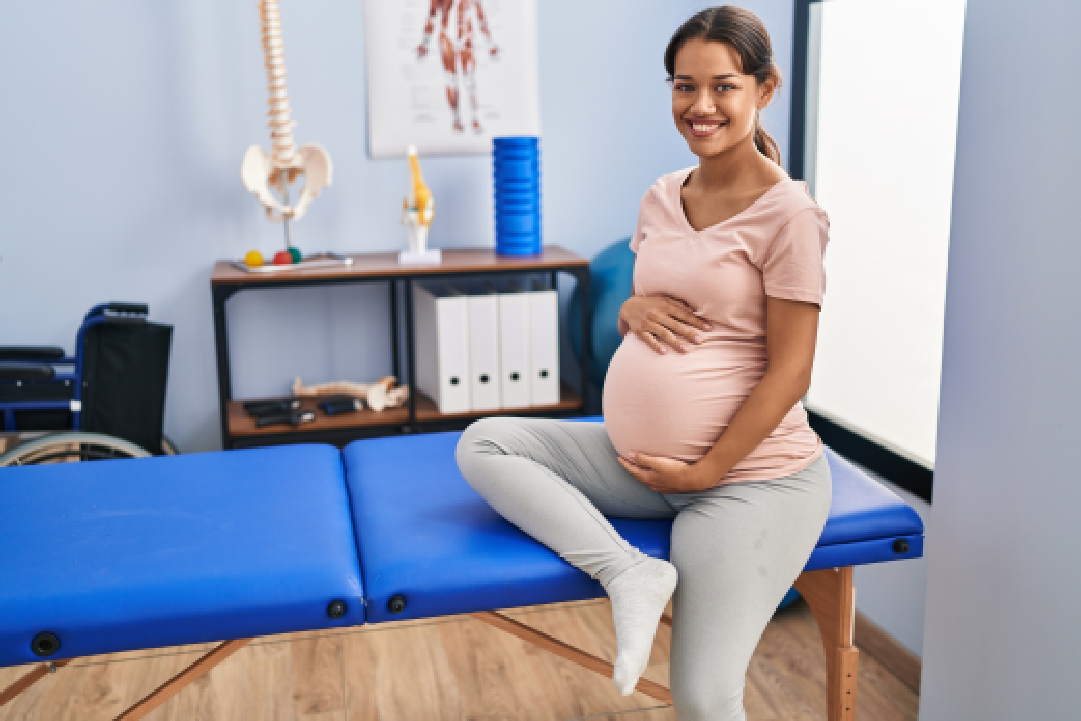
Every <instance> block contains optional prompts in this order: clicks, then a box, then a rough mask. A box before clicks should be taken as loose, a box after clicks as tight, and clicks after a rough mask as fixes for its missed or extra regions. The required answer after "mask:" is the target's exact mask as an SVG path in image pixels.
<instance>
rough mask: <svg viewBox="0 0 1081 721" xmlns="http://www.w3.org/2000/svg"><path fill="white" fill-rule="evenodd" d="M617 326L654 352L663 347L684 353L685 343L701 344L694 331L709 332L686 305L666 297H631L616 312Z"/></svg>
mask: <svg viewBox="0 0 1081 721" xmlns="http://www.w3.org/2000/svg"><path fill="white" fill-rule="evenodd" d="M619 323H620V325H621V326H625V327H626V328H627V329H628V330H630V331H631V332H632V333H634V334H635V335H636V336H638V337H639V338H641V339H642V341H644V342H645V343H646V344H648V345H649V347H650V348H652V349H653V350H655V351H657V352H658V353H664V352H666V351H665V344H667V345H668V346H670V347H671V348H673V349H675V350H677V351H680V352H681V353H686V352H687V350H688V348H687V341H690V342H691V343H701V342H702V340H703V338H702V336H701V334H700V333H699V332H698V331H699V330H709V329H710V324H709V323H707V322H706V321H705V320H703V319H702V318H699V317H698V316H696V315H695V314H694V312H693V310H692V309H691V307H690V306H689V305H687V304H686V303H684V302H683V301H681V300H678V299H676V298H671V297H669V296H666V295H632V296H631V297H630V298H628V299H627V300H626V301H625V302H624V303H623V305H622V306H621V307H620V309H619Z"/></svg>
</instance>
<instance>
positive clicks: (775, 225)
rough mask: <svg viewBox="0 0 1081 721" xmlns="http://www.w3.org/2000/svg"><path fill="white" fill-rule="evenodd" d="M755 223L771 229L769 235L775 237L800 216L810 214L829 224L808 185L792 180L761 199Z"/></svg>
mask: <svg viewBox="0 0 1081 721" xmlns="http://www.w3.org/2000/svg"><path fill="white" fill-rule="evenodd" d="M754 209H755V211H756V212H755V213H754V215H755V216H756V217H755V218H754V220H755V221H757V222H758V223H760V224H762V225H763V226H765V227H766V228H769V230H770V232H769V233H767V234H768V235H775V234H776V233H777V232H779V231H780V230H781V229H782V228H783V227H785V226H786V225H788V223H789V222H790V221H791V220H792V219H793V218H795V217H796V216H798V215H801V214H809V215H813V216H816V217H818V218H819V219H821V220H822V221H823V222H824V223H826V224H827V226H828V224H829V219H828V218H827V216H826V212H825V211H824V210H822V208H821V207H820V206H819V205H818V203H817V201H815V199H814V198H813V197H811V192H810V190H808V188H807V183H805V182H803V181H802V180H792V179H791V178H788V179H785V180H782V181H781V182H779V183H777V184H776V185H774V186H773V187H772V188H770V189H769V190H768V191H766V193H765V195H763V196H762V197H761V198H759V200H758V202H757V203H756V204H755V206H754Z"/></svg>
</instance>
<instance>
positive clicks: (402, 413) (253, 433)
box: [228, 385, 584, 441]
mask: <svg viewBox="0 0 1081 721" xmlns="http://www.w3.org/2000/svg"><path fill="white" fill-rule="evenodd" d="M248 400H257V399H248ZM258 400H276V399H258ZM319 400H320V399H318V398H304V399H302V400H301V409H302V410H308V411H315V420H314V421H312V422H310V423H304V424H302V425H300V426H298V427H297V428H293V427H292V426H289V425H285V424H280V425H273V426H265V427H263V428H258V427H256V425H255V419H254V418H252V417H251V416H249V415H248V413H247V411H245V410H244V403H245V401H239V400H238V401H229V413H228V417H229V436H230V437H232V438H253V437H258V436H280V435H282V434H296V435H297V436H298V438H297V440H298V441H302V440H303V436H304V435H305V434H308V433H316V432H326V431H346V430H349V429H353V428H356V429H373V428H375V427H380V426H382V427H386V428H387V429H388V434H390V433H393V432H394V431H393V430H391V429H393V428H398V427H404V426H408V425H409V407H408V406H403V407H401V408H387V409H385V410H382V411H372V410H362V411H354V412H353V413H341V414H339V415H335V416H328V415H326V414H325V413H323V412H322V411H320V410H316V404H317V403H318V402H319ZM582 410H584V409H583V406H582V397H581V396H580V395H579V394H578V393H577V392H575V390H574V389H572V388H570V387H568V386H566V385H564V386H563V387H562V388H561V390H560V398H559V403H555V404H552V405H546V406H524V407H521V408H495V409H492V410H486V411H466V412H463V413H440V412H439V409H438V408H436V406H435V402H433V401H432V399H431V398H429V397H428V396H426V395H424V394H423V393H418V394H417V423H439V422H441V421H442V422H451V421H460V420H467V419H469V418H483V417H484V416H497V415H502V416H506V415H515V414H528V415H537V414H543V413H546V412H551V413H560V414H564V413H568V412H573V411H582Z"/></svg>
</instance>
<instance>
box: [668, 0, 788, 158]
mask: <svg viewBox="0 0 1081 721" xmlns="http://www.w3.org/2000/svg"><path fill="white" fill-rule="evenodd" d="M697 38H701V39H703V40H707V41H710V42H717V43H727V44H728V45H731V46H732V47H733V48H735V50H736V52H737V53H738V54H739V59H740V63H741V64H742V65H743V72H744V74H746V75H753V76H754V79H755V82H757V83H759V84H761V83H763V82H765V80H766V79H767V78H773V80H774V81H775V82H776V83H777V87H780V86H781V72H780V71H779V70H778V69H777V66H776V65H774V64H773V46H772V45H771V44H770V41H769V33H768V32H766V26H765V25H763V24H762V21H761V20H759V19H758V16H757V15H755V14H754V13H752V12H750V11H749V10H744V9H743V8H739V7H736V6H734V5H720V6H718V7H712V8H706V9H705V10H703V11H701V12H699V13H697V14H696V15H695V16H694V17H692V18H691V19H690V20H688V21H687V22H685V23H683V24H682V25H680V26H679V29H678V30H676V32H675V33H674V34H673V35H672V39H671V40H669V41H668V47H667V48H666V49H665V51H664V69H665V70H667V71H668V77H669V79H671V78H672V76H674V75H675V66H676V54H677V53H679V51H680V50H681V49H682V48H683V46H684V45H686V44H687V42H688V41H689V40H694V39H697ZM754 145H755V147H756V148H758V152H760V153H762V154H763V155H765V156H766V157H767V158H769V159H770V160H772V161H773V162H775V163H777V165H780V164H781V150H780V148H778V147H777V141H776V140H774V139H773V137H772V136H770V134H769V133H767V132H766V131H765V130H763V129H762V126H761V125H760V124H759V122H758V116H757V114H756V115H755V119H754Z"/></svg>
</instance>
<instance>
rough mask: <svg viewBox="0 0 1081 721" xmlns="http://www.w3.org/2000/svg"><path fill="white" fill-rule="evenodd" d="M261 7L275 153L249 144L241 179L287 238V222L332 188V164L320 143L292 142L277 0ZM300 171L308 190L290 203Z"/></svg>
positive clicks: (301, 214) (271, 130) (268, 1)
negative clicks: (274, 190) (278, 195)
mask: <svg viewBox="0 0 1081 721" xmlns="http://www.w3.org/2000/svg"><path fill="white" fill-rule="evenodd" d="M259 11H260V15H261V16H262V21H263V55H264V57H265V60H266V69H267V81H268V83H269V88H268V89H269V94H270V112H269V113H268V115H269V116H270V123H269V126H270V138H271V143H272V152H271V155H267V154H266V152H265V151H264V150H263V148H262V147H260V146H258V145H253V146H251V147H250V148H248V152H246V153H245V154H244V162H243V163H242V164H241V166H240V177H241V179H242V180H243V181H244V187H245V188H247V189H248V190H249V191H251V192H252V193H254V194H255V196H256V197H257V198H259V202H260V203H262V204H263V205H264V206H265V207H266V211H267V216H269V217H270V218H271V219H272V220H280V221H284V222H285V223H286V236H288V234H289V221H290V220H299V219H300V218H302V217H303V216H304V214H305V213H306V212H307V210H308V206H309V205H311V202H312V200H314V199H315V197H316V196H317V195H319V193H320V191H322V190H323V188H328V187H330V181H331V172H332V170H333V168H332V165H331V162H330V156H329V155H328V154H327V151H326V150H325V149H324V148H323V146H322V145H320V144H318V143H306V144H304V145H302V146H300V148H299V149H298V148H297V147H296V143H295V142H294V141H293V128H294V127H295V125H296V123H294V122H293V119H292V117H291V116H290V114H289V112H290V107H289V91H288V88H287V87H286V82H285V55H284V54H283V52H282V33H281V13H280V12H279V11H278V0H263V1H262V2H260V3H259ZM299 175H303V176H304V178H305V183H304V188H303V189H302V190H301V191H300V197H299V198H298V199H297V202H296V204H295V205H290V204H289V184H290V183H292V182H294V181H295V180H296V178H297V176H299ZM272 187H274V188H277V189H278V190H279V191H280V192H281V195H282V200H281V201H279V200H278V198H276V197H275V196H274V194H273V193H271V192H270V189H271V188H272ZM287 241H288V237H287ZM287 244H288V243H287Z"/></svg>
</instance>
